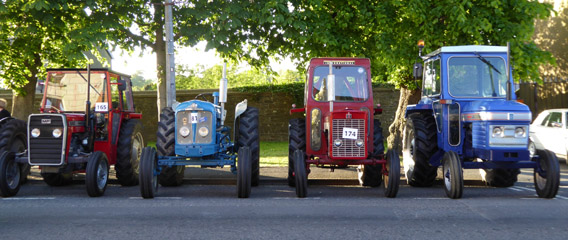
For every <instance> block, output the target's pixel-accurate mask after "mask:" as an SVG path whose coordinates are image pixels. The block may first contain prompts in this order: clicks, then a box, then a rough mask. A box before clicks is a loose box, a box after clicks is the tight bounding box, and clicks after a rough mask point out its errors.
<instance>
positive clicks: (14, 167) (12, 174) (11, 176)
mask: <svg viewBox="0 0 568 240" xmlns="http://www.w3.org/2000/svg"><path fill="white" fill-rule="evenodd" d="M6 180H7V183H8V187H10V189H15V188H16V187H18V184H20V169H19V167H18V164H17V163H16V162H15V161H10V162H9V163H8V164H7V166H6Z"/></svg>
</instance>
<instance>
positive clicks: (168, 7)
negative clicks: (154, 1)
mask: <svg viewBox="0 0 568 240" xmlns="http://www.w3.org/2000/svg"><path fill="white" fill-rule="evenodd" d="M173 4H174V3H173V2H172V0H166V4H165V13H166V14H165V20H166V29H165V30H166V105H167V106H168V107H171V106H172V104H173V103H174V101H175V99H176V72H175V70H176V64H175V60H174V27H173V16H172V5H173Z"/></svg>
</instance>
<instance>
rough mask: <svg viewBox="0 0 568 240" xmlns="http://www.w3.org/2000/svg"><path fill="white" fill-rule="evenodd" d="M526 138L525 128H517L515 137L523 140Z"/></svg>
mask: <svg viewBox="0 0 568 240" xmlns="http://www.w3.org/2000/svg"><path fill="white" fill-rule="evenodd" d="M524 136H525V128H524V127H518V128H515V137H516V138H521V137H524Z"/></svg>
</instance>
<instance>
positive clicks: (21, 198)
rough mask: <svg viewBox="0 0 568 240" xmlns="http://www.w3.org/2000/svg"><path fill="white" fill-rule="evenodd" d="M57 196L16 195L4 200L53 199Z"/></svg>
mask: <svg viewBox="0 0 568 240" xmlns="http://www.w3.org/2000/svg"><path fill="white" fill-rule="evenodd" d="M53 199H55V197H14V198H2V200H53Z"/></svg>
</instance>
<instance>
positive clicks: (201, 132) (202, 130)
mask: <svg viewBox="0 0 568 240" xmlns="http://www.w3.org/2000/svg"><path fill="white" fill-rule="evenodd" d="M207 135H209V128H206V127H200V128H199V136H201V137H207Z"/></svg>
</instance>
